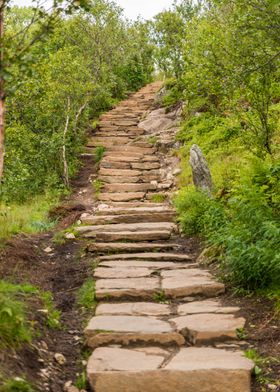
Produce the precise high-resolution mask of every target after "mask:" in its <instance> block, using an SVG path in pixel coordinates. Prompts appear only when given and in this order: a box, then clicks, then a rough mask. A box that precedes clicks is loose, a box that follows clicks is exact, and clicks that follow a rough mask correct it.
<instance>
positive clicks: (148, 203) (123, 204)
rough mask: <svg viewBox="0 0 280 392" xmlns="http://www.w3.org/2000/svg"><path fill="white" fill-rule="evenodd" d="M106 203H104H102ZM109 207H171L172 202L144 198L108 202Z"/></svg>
mask: <svg viewBox="0 0 280 392" xmlns="http://www.w3.org/2000/svg"><path fill="white" fill-rule="evenodd" d="M102 205H104V204H102ZM106 205H108V206H109V207H112V208H115V207H118V208H125V209H126V208H136V207H160V206H162V207H169V208H170V204H168V203H153V202H151V201H150V200H142V201H128V202H117V201H115V202H110V203H106Z"/></svg>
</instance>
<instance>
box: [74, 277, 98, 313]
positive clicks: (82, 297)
mask: <svg viewBox="0 0 280 392" xmlns="http://www.w3.org/2000/svg"><path fill="white" fill-rule="evenodd" d="M77 304H78V305H79V306H80V307H81V308H83V309H86V310H91V309H93V308H94V307H95V305H96V298H95V282H94V280H93V279H92V278H89V279H87V280H86V281H85V282H84V284H83V285H82V287H81V288H80V289H79V290H78V293H77Z"/></svg>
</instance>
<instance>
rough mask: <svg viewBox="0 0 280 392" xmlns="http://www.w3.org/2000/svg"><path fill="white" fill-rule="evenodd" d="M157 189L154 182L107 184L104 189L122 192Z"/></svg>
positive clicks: (110, 191) (111, 191)
mask: <svg viewBox="0 0 280 392" xmlns="http://www.w3.org/2000/svg"><path fill="white" fill-rule="evenodd" d="M154 189H156V186H155V185H153V184H149V183H146V184H135V183H131V184H106V185H104V186H103V188H102V190H103V191H104V192H109V193H115V192H116V193H122V192H147V191H150V190H154Z"/></svg>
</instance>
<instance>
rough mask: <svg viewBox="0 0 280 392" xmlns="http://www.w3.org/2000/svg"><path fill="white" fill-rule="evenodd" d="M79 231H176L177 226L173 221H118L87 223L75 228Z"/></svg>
mask: <svg viewBox="0 0 280 392" xmlns="http://www.w3.org/2000/svg"><path fill="white" fill-rule="evenodd" d="M76 230H77V231H78V232H79V233H82V234H83V233H89V232H90V233H103V232H112V233H118V232H121V231H125V232H135V233H139V232H141V231H148V232H151V231H161V230H167V231H170V232H172V231H176V230H177V226H176V225H175V224H174V223H173V222H144V223H139V222H137V223H118V224H113V225H110V224H106V225H89V226H79V227H77V228H76Z"/></svg>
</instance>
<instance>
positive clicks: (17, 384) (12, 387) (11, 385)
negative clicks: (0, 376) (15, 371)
mask: <svg viewBox="0 0 280 392" xmlns="http://www.w3.org/2000/svg"><path fill="white" fill-rule="evenodd" d="M0 392H35V390H34V389H33V387H32V386H31V385H30V384H29V383H28V382H27V381H25V380H24V379H21V378H19V377H16V378H12V379H10V380H7V381H5V383H4V385H3V386H1V387H0Z"/></svg>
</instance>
